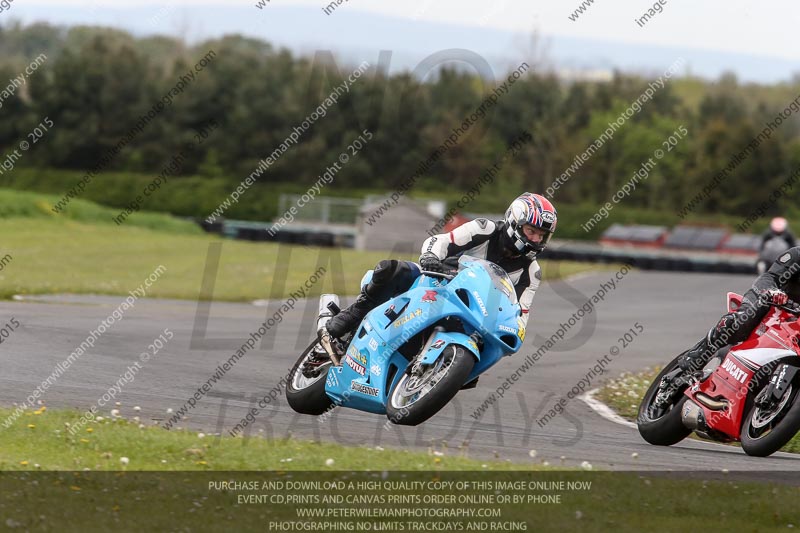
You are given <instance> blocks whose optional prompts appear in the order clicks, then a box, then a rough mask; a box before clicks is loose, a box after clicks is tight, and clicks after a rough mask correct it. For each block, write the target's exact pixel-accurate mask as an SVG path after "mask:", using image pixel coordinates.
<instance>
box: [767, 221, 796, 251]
mask: <svg viewBox="0 0 800 533" xmlns="http://www.w3.org/2000/svg"><path fill="white" fill-rule="evenodd" d="M772 239H783V240H784V241H785V242H786V249H787V250H788V249H789V248H794V247H795V246H797V241H796V239H795V237H794V234H792V231H791V230H790V229H789V223H788V222H787V221H786V219H785V218H783V217H775V218H773V219H772V220H771V221H770V223H769V229H768V230H766V231H765V232H764V233H762V234H761V246H760V247H759V251H760V250H763V249H764V246H766V244H767V242H769V241H770V240H772Z"/></svg>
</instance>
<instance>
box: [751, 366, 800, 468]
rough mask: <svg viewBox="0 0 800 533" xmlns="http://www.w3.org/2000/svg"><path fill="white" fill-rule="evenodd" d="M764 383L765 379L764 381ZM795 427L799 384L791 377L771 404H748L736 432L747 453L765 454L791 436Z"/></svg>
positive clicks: (799, 416)
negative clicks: (740, 431) (779, 395)
mask: <svg viewBox="0 0 800 533" xmlns="http://www.w3.org/2000/svg"><path fill="white" fill-rule="evenodd" d="M768 384H769V381H767V383H766V385H768ZM766 385H765V387H766ZM763 390H764V389H762V392H763ZM798 430H800V388H798V379H794V380H792V383H790V384H789V386H788V387H787V388H786V391H785V392H784V393H783V396H782V397H781V399H780V400H779V401H778V402H776V404H775V405H774V406H771V407H769V408H762V407H759V406H757V405H753V406H751V407H750V409H749V410H748V412H747V416H746V417H745V419H744V422H743V423H742V433H741V435H740V440H741V441H742V449H743V450H744V451H745V453H746V454H747V455H753V456H755V457H767V456H768V455H772V454H773V453H775V452H777V451H778V450H780V449H781V448H782V447H783V446H784V445H785V444H786V443H787V442H789V441H790V440H792V437H794V436H795V435H796V434H797V431H798Z"/></svg>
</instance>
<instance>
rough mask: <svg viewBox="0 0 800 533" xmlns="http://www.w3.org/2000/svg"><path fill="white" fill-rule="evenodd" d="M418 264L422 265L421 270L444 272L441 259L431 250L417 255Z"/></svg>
mask: <svg viewBox="0 0 800 533" xmlns="http://www.w3.org/2000/svg"><path fill="white" fill-rule="evenodd" d="M419 265H420V266H421V267H422V270H429V271H431V272H444V265H443V264H442V260H441V259H439V258H438V257H437V256H436V254H434V253H432V252H425V253H424V254H422V255H421V256H419Z"/></svg>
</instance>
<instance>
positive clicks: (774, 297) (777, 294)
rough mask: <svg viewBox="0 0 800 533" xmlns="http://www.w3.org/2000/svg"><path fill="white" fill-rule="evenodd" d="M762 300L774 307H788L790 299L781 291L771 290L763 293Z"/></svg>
mask: <svg viewBox="0 0 800 533" xmlns="http://www.w3.org/2000/svg"><path fill="white" fill-rule="evenodd" d="M761 298H762V299H763V300H764V301H765V302H766V303H769V304H773V305H786V302H788V301H789V297H788V296H787V295H786V293H785V292H783V291H782V290H780V289H770V290H768V291H764V292H762V293H761Z"/></svg>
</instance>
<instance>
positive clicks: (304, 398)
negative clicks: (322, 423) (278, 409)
mask: <svg viewBox="0 0 800 533" xmlns="http://www.w3.org/2000/svg"><path fill="white" fill-rule="evenodd" d="M316 346H317V343H316V342H313V343H312V344H311V346H309V347H308V348H306V351H305V352H303V354H302V355H301V356H300V358H299V359H298V360H297V363H295V365H294V367H293V368H292V370H291V371H290V372H289V376H288V377H287V378H286V400H287V401H288V402H289V406H290V407H291V408H292V409H294V410H295V411H297V412H298V413H302V414H304V415H315V416H316V415H321V414H322V413H324V412H325V411H327V410H328V409H330V407H331V405H333V401H332V400H331V399H330V397H329V396H328V394H327V393H326V392H325V379H326V377H327V375H328V370H329V369H330V367H331V364H332V363H331V361H330V360H328V361H326V362H322V363H321V364H320V363H319V361H318V360H317V358H316V357H315V356H314V348H315V347H316Z"/></svg>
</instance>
